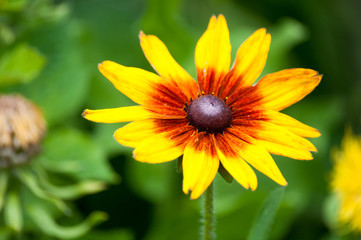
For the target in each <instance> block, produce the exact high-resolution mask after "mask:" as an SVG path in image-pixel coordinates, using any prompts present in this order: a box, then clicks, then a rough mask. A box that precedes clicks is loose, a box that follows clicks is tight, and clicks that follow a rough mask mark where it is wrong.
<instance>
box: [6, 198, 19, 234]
mask: <svg viewBox="0 0 361 240" xmlns="http://www.w3.org/2000/svg"><path fill="white" fill-rule="evenodd" d="M4 220H5V224H6V225H7V226H10V227H11V228H12V229H13V230H15V231H17V232H20V231H21V229H22V227H23V215H22V212H21V205H20V199H19V194H18V193H17V192H15V191H10V192H8V193H7V197H6V203H5V206H4Z"/></svg>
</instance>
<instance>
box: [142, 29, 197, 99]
mask: <svg viewBox="0 0 361 240" xmlns="http://www.w3.org/2000/svg"><path fill="white" fill-rule="evenodd" d="M139 38H140V45H141V47H142V49H143V52H144V55H145V56H146V58H147V59H148V61H149V63H150V64H151V65H152V66H153V68H154V70H156V71H157V72H158V74H159V75H160V76H162V77H163V78H165V79H166V80H168V81H172V82H173V83H174V84H177V85H178V87H180V88H182V89H183V90H184V92H185V94H186V96H187V98H188V100H189V99H190V97H192V98H193V99H194V98H195V97H197V93H198V84H197V83H196V81H194V80H193V78H192V77H191V76H190V75H189V74H188V72H186V71H185V70H184V69H183V68H182V67H181V66H180V65H179V64H178V63H177V62H176V61H175V60H174V58H173V57H172V56H171V54H170V53H169V51H168V49H167V47H166V46H165V45H164V43H163V42H162V41H161V40H159V38H157V37H156V36H154V35H145V34H144V33H143V32H140V34H139Z"/></svg>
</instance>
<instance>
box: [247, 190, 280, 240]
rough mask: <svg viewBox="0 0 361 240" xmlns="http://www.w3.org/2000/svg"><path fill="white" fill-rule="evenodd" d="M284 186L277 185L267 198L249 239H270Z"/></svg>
mask: <svg viewBox="0 0 361 240" xmlns="http://www.w3.org/2000/svg"><path fill="white" fill-rule="evenodd" d="M283 194H284V187H277V188H276V189H275V190H273V191H272V192H271V194H270V195H269V197H268V198H267V199H266V201H265V203H264V205H263V207H262V209H261V211H260V213H259V215H258V217H257V218H256V219H255V222H254V223H253V226H252V228H251V230H250V232H249V235H248V238H247V239H248V240H261V239H268V238H269V233H270V231H271V227H272V224H273V222H274V219H275V215H276V213H277V209H278V207H279V206H280V204H281V201H282V197H283Z"/></svg>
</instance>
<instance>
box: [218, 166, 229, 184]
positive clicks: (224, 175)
mask: <svg viewBox="0 0 361 240" xmlns="http://www.w3.org/2000/svg"><path fill="white" fill-rule="evenodd" d="M218 172H219V174H220V175H221V177H222V178H223V179H224V180H225V181H226V182H227V183H232V182H233V177H232V176H231V174H229V172H228V171H227V170H226V169H225V168H224V167H223V164H222V163H221V164H220V165H219V168H218Z"/></svg>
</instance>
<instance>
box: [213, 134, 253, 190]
mask: <svg viewBox="0 0 361 240" xmlns="http://www.w3.org/2000/svg"><path fill="white" fill-rule="evenodd" d="M216 150H217V154H218V156H219V158H220V160H221V163H222V165H223V167H224V168H225V169H226V170H227V171H228V172H229V173H230V174H231V175H232V177H234V179H236V181H237V182H238V183H239V184H241V185H242V186H243V187H244V188H246V189H248V188H251V189H252V190H255V189H256V188H257V177H256V174H255V173H254V171H253V170H252V168H251V167H250V166H249V165H248V164H247V163H246V162H245V161H244V160H243V159H242V158H241V156H239V155H238V154H237V153H236V152H235V150H234V149H233V148H232V147H231V143H228V142H227V141H226V139H225V138H224V136H223V135H222V134H218V135H216Z"/></svg>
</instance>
